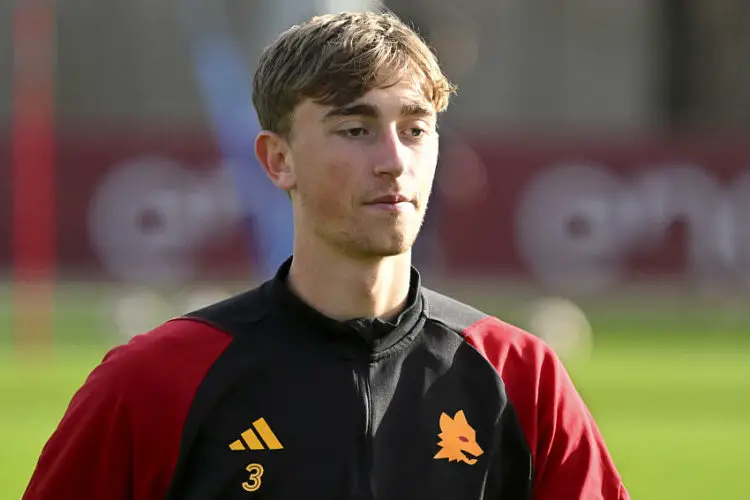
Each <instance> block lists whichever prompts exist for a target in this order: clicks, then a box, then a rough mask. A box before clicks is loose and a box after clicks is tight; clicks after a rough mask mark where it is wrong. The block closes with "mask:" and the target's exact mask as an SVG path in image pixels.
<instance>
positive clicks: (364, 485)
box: [356, 356, 375, 500]
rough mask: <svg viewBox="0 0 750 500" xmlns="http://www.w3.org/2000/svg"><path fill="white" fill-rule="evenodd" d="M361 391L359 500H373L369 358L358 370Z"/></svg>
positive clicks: (357, 494)
mask: <svg viewBox="0 0 750 500" xmlns="http://www.w3.org/2000/svg"><path fill="white" fill-rule="evenodd" d="M357 375H358V378H359V386H360V391H361V393H362V404H363V409H364V425H363V433H362V437H361V443H360V452H359V453H360V455H359V457H358V459H359V460H358V462H359V470H358V471H357V474H358V477H357V493H356V498H357V500H373V499H374V498H375V495H374V494H373V491H372V479H371V474H372V462H373V460H372V458H373V457H372V455H373V443H372V441H373V439H372V393H371V389H370V363H369V356H368V359H367V360H365V362H364V363H363V364H362V365H360V366H359V368H358V370H357Z"/></svg>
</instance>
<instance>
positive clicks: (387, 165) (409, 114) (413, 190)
mask: <svg viewBox="0 0 750 500" xmlns="http://www.w3.org/2000/svg"><path fill="white" fill-rule="evenodd" d="M289 148H290V149H289V155H288V157H287V162H288V164H289V167H290V169H291V171H292V173H293V176H294V189H292V199H293V200H294V203H295V222H296V225H297V227H296V230H297V232H298V235H299V236H300V237H302V238H304V237H309V235H311V234H314V235H316V236H317V237H319V238H321V239H322V240H323V241H325V242H326V243H328V244H329V245H331V246H333V247H334V248H336V249H338V250H340V251H343V252H345V253H347V254H349V255H353V256H357V257H360V258H374V257H385V256H392V255H398V254H401V253H404V252H406V251H407V250H409V249H410V248H411V246H412V244H413V243H414V240H415V239H416V237H417V234H418V233H419V228H420V226H421V224H422V220H423V218H424V214H425V210H426V208H427V201H428V198H429V196H430V191H431V189H432V181H433V178H434V175H435V166H436V164H437V157H438V136H437V132H436V113H435V110H434V107H433V106H432V104H431V103H429V101H427V100H426V99H425V98H424V96H423V95H422V93H421V92H420V91H419V88H418V87H417V86H416V85H414V84H412V83H410V82H406V81H404V82H402V83H400V84H398V85H396V86H393V87H390V88H387V89H375V90H372V91H370V92H369V93H367V94H365V95H364V96H363V97H362V98H360V99H357V100H356V101H354V102H352V103H350V104H348V105H346V106H343V107H340V108H336V107H330V106H323V105H319V104H316V103H314V102H312V101H311V100H305V101H303V102H302V103H300V105H299V106H298V107H297V108H296V110H295V113H294V116H293V120H292V131H291V139H290V141H289Z"/></svg>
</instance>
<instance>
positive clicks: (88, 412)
mask: <svg viewBox="0 0 750 500" xmlns="http://www.w3.org/2000/svg"><path fill="white" fill-rule="evenodd" d="M229 341H230V338H229V336H227V335H226V334H224V333H222V332H220V331H218V330H215V329H213V328H212V327H209V326H207V325H204V324H202V323H197V322H194V321H172V322H169V323H166V324H165V325H162V326H161V327H159V328H157V329H156V330H154V331H152V332H150V333H148V334H145V335H141V336H139V337H136V338H134V339H133V340H132V341H131V342H130V343H128V344H127V345H125V346H120V347H117V348H115V349H113V350H112V351H110V352H109V353H107V355H106V356H105V358H104V360H103V361H102V363H101V364H100V365H99V366H97V367H96V368H95V369H94V370H93V371H92V372H91V374H90V375H89V377H88V378H87V379H86V381H85V382H84V384H83V386H82V387H81V388H80V389H79V390H78V391H77V392H76V394H75V395H74V396H73V399H72V400H71V402H70V405H69V406H68V409H67V411H66V412H65V415H64V416H63V418H62V420H61V421H60V424H59V425H58V427H57V429H56V430H55V432H54V433H53V434H52V436H51V437H50V439H49V441H48V442H47V443H46V445H45V446H44V449H43V450H42V453H41V456H40V458H39V461H38V462H37V466H36V469H35V470H34V473H33V475H32V477H31V480H30V482H29V484H28V486H27V488H26V492H25V494H24V496H23V500H52V499H55V500H101V499H105V498H106V499H107V500H151V499H154V498H163V497H164V496H165V494H166V492H167V489H168V488H169V483H170V480H171V476H172V472H173V470H174V467H175V465H176V463H177V458H178V455H179V447H180V439H181V436H182V428H183V424H184V422H185V419H186V417H187V414H188V411H189V409H190V404H191V402H192V399H193V397H194V395H195V393H196V391H197V389H198V386H199V385H200V382H201V380H202V379H203V377H204V376H205V374H206V372H207V371H208V368H209V367H210V366H211V364H212V363H213V361H215V360H216V358H217V357H218V356H219V355H220V354H221V352H222V351H223V350H224V348H225V347H226V346H227V345H228V344H229Z"/></svg>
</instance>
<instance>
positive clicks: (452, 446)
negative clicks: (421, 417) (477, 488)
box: [433, 410, 484, 465]
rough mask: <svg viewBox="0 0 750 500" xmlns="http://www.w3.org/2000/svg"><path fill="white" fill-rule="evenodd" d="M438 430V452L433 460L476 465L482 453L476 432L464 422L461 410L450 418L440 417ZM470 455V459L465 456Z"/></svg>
mask: <svg viewBox="0 0 750 500" xmlns="http://www.w3.org/2000/svg"><path fill="white" fill-rule="evenodd" d="M440 430H441V431H442V432H441V433H440V434H438V437H439V438H440V442H439V443H438V446H440V448H441V449H440V451H439V452H438V453H437V455H435V456H434V457H433V458H435V459H436V460H437V459H441V458H447V459H448V461H450V462H455V461H458V462H465V463H467V464H469V465H474V464H475V463H477V459H476V457H478V456H480V455H481V454H482V453H484V451H483V450H482V448H480V447H479V445H478V444H477V441H476V432H475V431H474V429H473V428H472V427H471V426H470V425H469V422H467V421H466V415H464V411H463V410H459V411H458V412H456V415H455V416H454V417H453V418H451V417H450V416H449V415H448V414H447V413H443V414H442V415H440ZM467 454H468V455H471V456H472V458H469V457H467V456H466V455H467Z"/></svg>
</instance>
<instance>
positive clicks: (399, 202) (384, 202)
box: [367, 194, 415, 211]
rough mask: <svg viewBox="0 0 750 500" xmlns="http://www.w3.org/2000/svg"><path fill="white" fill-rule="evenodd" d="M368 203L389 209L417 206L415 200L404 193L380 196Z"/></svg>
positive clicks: (375, 206)
mask: <svg viewBox="0 0 750 500" xmlns="http://www.w3.org/2000/svg"><path fill="white" fill-rule="evenodd" d="M367 205H368V206H371V207H374V208H379V209H383V210H389V211H397V210H406V209H409V208H414V207H415V204H414V200H413V199H412V198H409V197H407V196H404V195H402V194H389V195H384V196H379V197H378V198H375V199H374V200H372V201H370V202H368V203H367Z"/></svg>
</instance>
